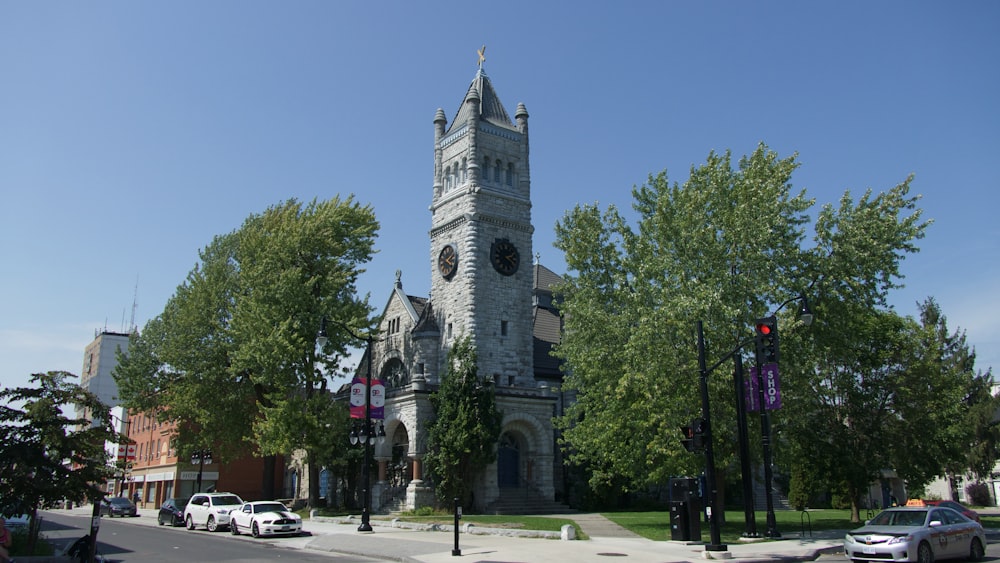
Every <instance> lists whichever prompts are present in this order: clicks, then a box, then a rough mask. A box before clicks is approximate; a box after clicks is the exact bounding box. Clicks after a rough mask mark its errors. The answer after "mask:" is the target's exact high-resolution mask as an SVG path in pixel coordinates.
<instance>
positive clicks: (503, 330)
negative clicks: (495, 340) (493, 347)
mask: <svg viewBox="0 0 1000 563" xmlns="http://www.w3.org/2000/svg"><path fill="white" fill-rule="evenodd" d="M500 336H507V321H500Z"/></svg>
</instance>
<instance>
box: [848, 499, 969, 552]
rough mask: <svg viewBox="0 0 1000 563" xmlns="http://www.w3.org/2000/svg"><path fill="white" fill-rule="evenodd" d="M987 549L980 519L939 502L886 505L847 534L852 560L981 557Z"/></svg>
mask: <svg viewBox="0 0 1000 563" xmlns="http://www.w3.org/2000/svg"><path fill="white" fill-rule="evenodd" d="M985 553H986V533H985V532H984V531H983V527H982V526H981V525H980V524H979V523H978V522H975V521H973V520H969V519H968V518H966V517H965V516H962V515H961V514H959V513H958V512H956V511H954V510H952V509H950V508H943V507H937V506H907V507H905V508H904V507H899V508H889V509H886V510H884V511H882V512H880V513H879V514H878V516H876V517H875V518H872V519H871V520H869V521H868V523H866V524H865V525H864V526H862V527H861V528H858V529H857V530H851V531H850V532H847V536H846V537H845V538H844V555H845V556H846V557H847V558H848V559H850V560H851V561H852V563H864V562H868V561H876V562H878V563H885V562H896V563H902V562H904V561H909V562H914V563H934V561H935V560H937V559H968V560H969V561H979V560H981V559H982V558H983V556H984V555H985Z"/></svg>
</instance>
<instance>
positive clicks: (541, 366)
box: [532, 264, 562, 375]
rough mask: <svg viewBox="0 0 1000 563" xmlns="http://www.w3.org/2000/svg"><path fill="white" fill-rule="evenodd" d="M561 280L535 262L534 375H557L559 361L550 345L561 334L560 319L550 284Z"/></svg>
mask: <svg viewBox="0 0 1000 563" xmlns="http://www.w3.org/2000/svg"><path fill="white" fill-rule="evenodd" d="M561 281H562V278H561V277H559V275H557V274H556V273H555V272H553V271H552V270H550V269H548V268H546V267H545V266H542V265H541V264H535V270H534V293H535V318H534V326H533V328H532V330H533V335H534V362H535V374H536V375H559V374H560V370H559V363H560V361H559V360H558V359H557V358H555V357H554V356H552V354H551V352H552V347H553V346H554V345H556V344H558V343H559V340H560V338H561V336H562V319H561V318H559V312H558V311H556V309H555V307H554V306H553V304H552V301H553V296H552V286H553V285H554V284H557V283H559V282H561Z"/></svg>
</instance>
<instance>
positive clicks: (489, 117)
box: [448, 68, 516, 133]
mask: <svg viewBox="0 0 1000 563" xmlns="http://www.w3.org/2000/svg"><path fill="white" fill-rule="evenodd" d="M472 98H478V99H479V119H480V120H481V121H488V122H490V123H492V124H493V125H498V126H500V127H505V128H507V129H516V128H515V127H514V123H513V122H512V121H511V120H510V116H508V115H507V110H505V109H504V107H503V103H501V102H500V97H499V96H497V93H496V90H494V89H493V83H492V82H490V78H489V77H488V76H486V73H485V72H483V69H481V68H480V69H479V72H477V73H476V77H475V78H473V79H472V84H470V85H469V90H468V91H467V92H466V93H465V97H464V98H462V104H461V105H460V106H458V112H457V113H456V114H455V119H453V120H451V126H449V127H448V132H449V133H450V132H451V130H452V129H456V128H459V127H464V126H465V124H466V122H468V121H469V117H470V115H471V114H472V107H473V106H472V104H469V103H467V102H468V101H469V100H470V99H472Z"/></svg>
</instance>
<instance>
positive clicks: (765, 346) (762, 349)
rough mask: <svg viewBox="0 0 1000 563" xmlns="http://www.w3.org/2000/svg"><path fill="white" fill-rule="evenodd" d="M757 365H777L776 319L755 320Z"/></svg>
mask: <svg viewBox="0 0 1000 563" xmlns="http://www.w3.org/2000/svg"><path fill="white" fill-rule="evenodd" d="M755 340H756V342H757V364H758V365H765V364H776V363H778V319H776V318H775V317H764V318H762V319H757V335H756V338H755Z"/></svg>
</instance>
